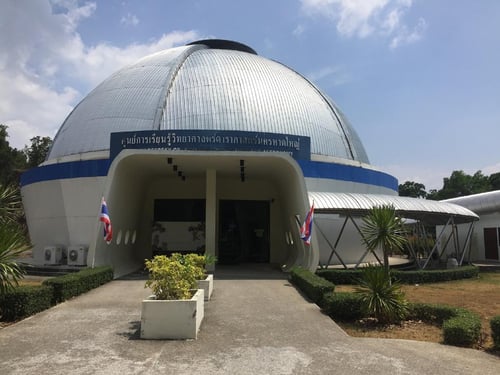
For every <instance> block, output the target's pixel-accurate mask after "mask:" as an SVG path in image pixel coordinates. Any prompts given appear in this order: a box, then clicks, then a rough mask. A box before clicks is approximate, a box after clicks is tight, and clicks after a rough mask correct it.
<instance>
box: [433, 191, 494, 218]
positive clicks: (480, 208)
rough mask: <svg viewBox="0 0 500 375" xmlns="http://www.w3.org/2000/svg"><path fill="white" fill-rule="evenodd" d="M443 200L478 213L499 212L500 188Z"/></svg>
mask: <svg viewBox="0 0 500 375" xmlns="http://www.w3.org/2000/svg"><path fill="white" fill-rule="evenodd" d="M441 202H447V203H453V204H458V205H459V206H462V207H466V208H468V209H469V210H471V211H474V212H475V213H477V214H485V213H491V212H495V211H497V212H498V211H500V190H496V191H489V192H486V193H480V194H473V195H468V196H466V197H458V198H451V199H446V200H444V201H441Z"/></svg>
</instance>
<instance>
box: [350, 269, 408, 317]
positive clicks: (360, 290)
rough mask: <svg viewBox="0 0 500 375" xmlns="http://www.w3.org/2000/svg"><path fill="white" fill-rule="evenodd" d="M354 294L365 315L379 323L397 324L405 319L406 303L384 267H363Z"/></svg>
mask: <svg viewBox="0 0 500 375" xmlns="http://www.w3.org/2000/svg"><path fill="white" fill-rule="evenodd" d="M356 293H357V294H359V296H360V297H361V303H362V308H363V311H364V313H365V315H368V316H372V317H374V318H376V319H377V321H378V322H379V323H382V324H387V323H397V322H400V321H401V320H403V319H405V318H406V314H407V313H408V302H407V301H406V298H405V295H404V293H403V291H402V290H401V286H400V285H399V283H396V282H391V277H390V275H388V274H387V271H386V269H385V268H384V267H381V266H367V267H363V276H362V278H361V279H360V280H359V286H358V287H357V288H356Z"/></svg>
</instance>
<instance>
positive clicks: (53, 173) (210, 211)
mask: <svg viewBox="0 0 500 375" xmlns="http://www.w3.org/2000/svg"><path fill="white" fill-rule="evenodd" d="M397 189H398V184H397V180H396V179H395V178H394V177H392V176H390V175H388V174H386V173H383V172H381V171H379V170H377V169H375V168H373V167H372V166H370V164H369V160H368V157H367V155H366V152H365V150H364V148H363V145H362V143H361V141H360V139H359V137H358V135H357V134H356V132H355V130H354V129H353V128H352V126H351V125H350V124H349V122H348V121H347V119H346V118H345V116H344V115H343V114H342V112H341V111H340V110H339V108H338V107H337V106H336V105H335V104H334V103H333V101H332V100H330V99H329V98H328V97H327V96H326V95H325V94H323V93H322V92H321V91H320V90H319V89H318V88H317V87H315V86H314V85H313V84H312V83H311V82H309V81H308V80H307V79H305V78H304V77H303V76H301V75H300V74H298V73H297V72H295V71H293V70H292V69H290V68H288V67H286V66H284V65H283V64H280V63H278V62H275V61H272V60H269V59H266V58H263V57H261V56H258V55H257V54H256V53H255V51H253V50H252V49H251V48H249V47H247V46H245V45H243V44H240V43H236V42H232V41H224V40H204V41H198V42H194V43H191V44H189V45H187V46H183V47H177V48H172V49H168V50H165V51H162V52H159V53H156V54H153V55H150V56H147V57H145V58H143V59H141V60H139V61H138V62H137V63H135V64H133V65H131V66H128V67H126V68H123V69H121V70H119V71H118V72H116V73H115V74H113V75H112V76H111V77H109V78H108V79H106V80H105V81H104V82H103V83H101V84H100V85H99V86H97V87H96V88H95V89H94V90H93V91H92V92H91V93H90V94H88V95H87V96H86V97H85V98H84V99H83V100H82V101H81V102H80V103H79V104H78V105H77V106H76V107H75V109H74V110H73V111H72V112H71V113H70V114H69V116H68V117H67V119H66V120H65V121H64V123H63V124H62V126H61V128H60V129H59V131H58V133H57V135H56V136H55V139H54V144H53V146H52V149H51V151H50V153H49V155H48V158H47V160H46V161H45V162H44V163H43V164H42V165H41V166H39V167H38V168H35V169H33V170H30V171H28V172H27V173H25V174H24V175H23V176H22V197H23V202H24V206H25V211H26V218H27V222H28V227H29V231H30V236H31V239H32V242H33V244H34V258H35V263H38V264H44V263H47V262H54V263H57V262H58V261H60V259H58V256H57V254H56V255H55V258H54V259H49V260H47V258H46V257H45V250H46V248H47V247H50V246H52V247H56V248H57V247H59V248H62V249H72V250H75V249H79V250H78V251H79V252H81V255H80V254H78V256H77V258H78V259H77V260H76V261H75V260H74V258H75V257H71V259H69V258H68V264H70V263H71V264H77V265H78V264H81V265H83V264H88V265H91V264H95V265H102V264H111V265H113V266H114V268H115V274H116V275H117V276H119V275H122V274H125V273H127V272H130V271H133V270H135V269H137V268H139V267H141V265H142V264H143V261H144V259H145V258H150V257H151V256H152V255H154V254H158V253H167V254H168V253H170V252H174V251H206V253H208V254H214V255H216V256H217V257H218V258H219V261H220V262H221V263H234V262H268V263H276V264H280V265H284V266H286V267H289V266H292V265H294V264H298V265H302V266H304V267H308V268H310V269H314V268H315V267H316V266H317V265H318V262H319V260H320V250H319V243H318V240H317V238H316V237H313V242H312V244H311V246H310V247H308V246H305V245H304V244H303V242H302V241H301V240H300V238H299V233H298V225H297V220H296V217H297V215H300V218H301V220H302V218H303V217H304V215H305V213H306V212H307V210H308V208H309V205H310V202H309V198H308V194H309V195H310V194H311V193H315V192H316V193H335V192H340V193H355V194H383V195H386V196H387V195H388V196H394V195H397ZM101 197H105V199H106V201H107V204H108V208H109V212H110V217H111V221H112V224H113V232H114V237H113V241H112V242H111V243H110V244H109V245H108V244H106V243H105V242H104V239H103V236H102V226H101V224H100V223H99V220H98V218H99V212H100V202H101ZM358 242H359V241H358ZM86 249H88V253H87V252H86ZM328 253H329V251H328ZM325 256H327V255H324V254H323V255H321V257H325ZM348 257H349V256H348ZM351 258H352V259H353V260H354V259H357V258H359V254H357V253H356V254H353V255H352V257H351Z"/></svg>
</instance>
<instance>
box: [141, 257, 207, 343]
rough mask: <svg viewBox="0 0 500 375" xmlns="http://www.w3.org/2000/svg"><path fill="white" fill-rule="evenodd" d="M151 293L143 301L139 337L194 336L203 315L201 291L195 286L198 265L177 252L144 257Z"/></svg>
mask: <svg viewBox="0 0 500 375" xmlns="http://www.w3.org/2000/svg"><path fill="white" fill-rule="evenodd" d="M145 264H146V269H147V270H148V271H149V279H148V280H147V281H146V285H145V288H150V289H151V290H152V292H153V295H152V296H150V297H149V298H147V299H145V300H143V301H142V310H141V338H144V339H196V338H197V336H198V331H199V328H200V325H201V322H202V320H203V317H204V307H205V306H204V290H203V289H196V276H197V274H198V272H199V270H197V267H195V266H194V265H193V264H190V262H183V261H181V258H180V257H179V255H175V256H172V257H170V258H169V257H166V256H165V255H157V256H155V257H154V258H153V259H151V260H146V263H145Z"/></svg>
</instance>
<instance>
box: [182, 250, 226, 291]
mask: <svg viewBox="0 0 500 375" xmlns="http://www.w3.org/2000/svg"><path fill="white" fill-rule="evenodd" d="M181 257H182V258H183V259H182V260H181V261H182V262H184V263H186V264H190V265H192V266H194V267H195V273H196V275H195V277H196V282H197V288H198V289H203V290H204V291H205V301H208V300H210V297H212V292H213V290H214V275H213V274H209V273H207V266H209V265H212V264H214V263H215V262H216V260H217V258H216V257H215V256H213V255H199V254H195V253H191V254H186V255H184V256H182V255H181Z"/></svg>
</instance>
